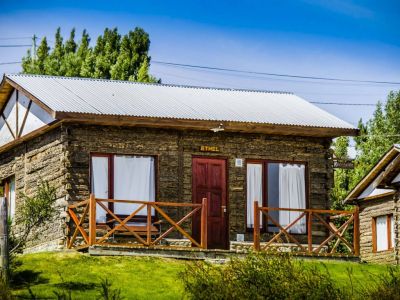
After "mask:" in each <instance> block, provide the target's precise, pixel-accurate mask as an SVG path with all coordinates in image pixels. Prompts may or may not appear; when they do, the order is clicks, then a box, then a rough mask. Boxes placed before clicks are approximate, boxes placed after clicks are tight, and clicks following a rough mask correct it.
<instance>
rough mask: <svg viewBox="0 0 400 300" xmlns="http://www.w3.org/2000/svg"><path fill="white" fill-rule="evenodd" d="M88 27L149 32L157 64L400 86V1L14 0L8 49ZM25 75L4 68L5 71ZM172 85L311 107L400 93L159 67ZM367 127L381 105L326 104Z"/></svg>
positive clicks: (2, 16)
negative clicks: (274, 93) (256, 94)
mask: <svg viewBox="0 0 400 300" xmlns="http://www.w3.org/2000/svg"><path fill="white" fill-rule="evenodd" d="M58 26H61V28H62V30H63V34H64V35H65V36H67V35H68V34H69V31H70V30H71V28H72V27H75V28H76V29H77V32H78V35H79V34H80V33H81V31H82V30H83V29H84V28H86V29H87V30H88V31H89V34H90V35H91V37H92V39H93V40H95V39H96V37H97V35H98V34H100V33H101V32H102V31H103V29H104V28H105V27H118V28H119V30H120V32H121V33H126V32H127V31H129V30H130V29H133V28H134V27H135V26H140V27H143V28H144V29H145V30H146V31H147V32H148V33H149V34H150V38H151V49H150V54H151V56H152V58H153V60H158V61H170V62H178V63H186V64H196V65H208V66H218V67H223V68H235V69H243V70H251V71H259V72H269V73H284V74H300V75H311V76H324V77H338V78H349V79H362V80H378V81H396V82H399V81H400V30H398V29H399V28H400V2H399V1H384V0H382V1H369V0H365V1H344V0H330V1H322V0H297V1H296V0H292V1H282V0H281V1H278V0H276V1H255V0H254V1H253V0H252V1H236V0H231V1H205V0H203V1H190V0H187V1H122V0H119V1H114V2H110V1H45V0H41V1H18V2H11V1H4V0H0V45H5V44H17V43H18V44H25V43H30V41H29V39H21V40H2V38H9V37H11V38H15V37H27V36H32V35H33V34H36V35H38V36H39V37H42V36H47V37H48V39H49V40H53V39H54V38H53V35H54V31H55V29H56V28H57V27H58ZM25 52H26V49H25V48H0V63H1V62H10V61H18V60H20V58H21V56H22V55H23V54H24V53H25ZM18 71H20V67H19V66H18V65H0V73H4V72H7V73H11V72H18ZM151 72H152V73H153V74H154V75H155V76H157V77H160V78H162V80H163V82H165V83H177V84H190V85H201V86H220V87H228V88H250V89H262V90H285V91H291V92H294V93H296V94H298V95H299V96H302V97H304V98H305V99H307V100H310V101H322V102H340V103H370V104H375V103H376V102H377V101H378V100H382V101H384V100H385V98H386V95H387V93H388V92H389V91H390V90H400V85H383V84H359V83H357V84H355V83H351V84H350V83H332V82H321V81H308V80H298V79H284V78H279V79H278V78H273V77H268V76H243V75H239V74H232V73H227V72H215V71H213V72H210V71H204V70H203V71H199V70H191V69H185V68H177V67H167V66H162V65H159V64H155V63H153V64H152V67H151ZM320 107H322V108H323V109H326V110H328V111H330V112H331V113H333V114H335V115H337V116H339V117H341V118H343V119H344V120H346V121H348V122H350V123H352V124H354V125H355V124H357V122H358V120H359V119H360V118H363V119H364V120H366V119H368V118H369V117H370V116H371V113H372V112H373V110H374V107H373V106H336V105H320Z"/></svg>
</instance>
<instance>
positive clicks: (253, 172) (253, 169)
mask: <svg viewBox="0 0 400 300" xmlns="http://www.w3.org/2000/svg"><path fill="white" fill-rule="evenodd" d="M262 186H263V185H262V164H247V227H248V228H253V226H254V201H257V202H258V204H259V206H262ZM261 226H262V222H261V214H260V227H261Z"/></svg>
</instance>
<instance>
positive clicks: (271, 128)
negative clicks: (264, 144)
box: [54, 112, 359, 138]
mask: <svg viewBox="0 0 400 300" xmlns="http://www.w3.org/2000/svg"><path fill="white" fill-rule="evenodd" d="M100 116H101V117H100ZM54 117H55V119H58V120H62V121H64V122H75V123H84V124H94V125H110V126H141V127H155V128H173V129H193V130H210V129H211V128H214V127H216V126H218V125H219V124H220V123H222V124H223V127H224V131H227V132H244V133H264V134H271V135H295V136H310V137H326V138H334V137H338V136H356V135H358V133H359V130H358V129H355V128H354V129H353V128H326V127H312V126H295V125H281V124H266V123H250V122H232V121H223V120H192V119H177V118H156V117H137V116H120V115H99V114H87V113H76V112H55V115H54Z"/></svg>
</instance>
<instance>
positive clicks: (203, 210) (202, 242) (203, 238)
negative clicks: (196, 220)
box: [200, 198, 208, 249]
mask: <svg viewBox="0 0 400 300" xmlns="http://www.w3.org/2000/svg"><path fill="white" fill-rule="evenodd" d="M207 209H208V208H207V198H203V199H202V200H201V220H200V227H201V229H200V245H201V248H202V249H207V219H208V211H207Z"/></svg>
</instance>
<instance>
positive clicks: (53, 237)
mask: <svg viewBox="0 0 400 300" xmlns="http://www.w3.org/2000/svg"><path fill="white" fill-rule="evenodd" d="M64 136H65V135H64V134H63V128H62V127H58V128H55V129H53V130H52V131H50V132H47V133H46V134H44V135H42V136H39V137H36V138H34V139H32V140H30V141H27V142H24V143H22V144H20V145H18V146H16V147H14V148H12V149H10V150H8V151H6V152H3V153H1V154H0V180H1V181H2V180H4V179H6V178H8V177H10V176H15V186H16V214H17V213H18V207H19V203H21V201H22V197H21V193H25V194H26V195H28V196H33V195H34V194H35V192H36V190H37V186H38V183H39V182H40V181H41V180H43V181H48V182H49V183H50V184H51V185H52V186H54V187H55V188H56V192H57V201H56V206H57V207H59V208H60V214H59V216H57V217H56V220H55V221H54V223H51V224H48V225H47V226H45V227H43V228H39V229H38V233H39V234H38V236H37V238H36V239H35V240H31V241H29V243H28V244H27V247H28V248H29V247H35V246H38V245H43V244H46V243H48V244H51V245H54V247H53V248H57V247H59V246H60V245H61V247H62V245H63V243H64V231H63V226H64V217H65V205H66V201H65V199H66V198H65V197H66V189H65V168H64V163H65V140H64Z"/></svg>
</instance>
